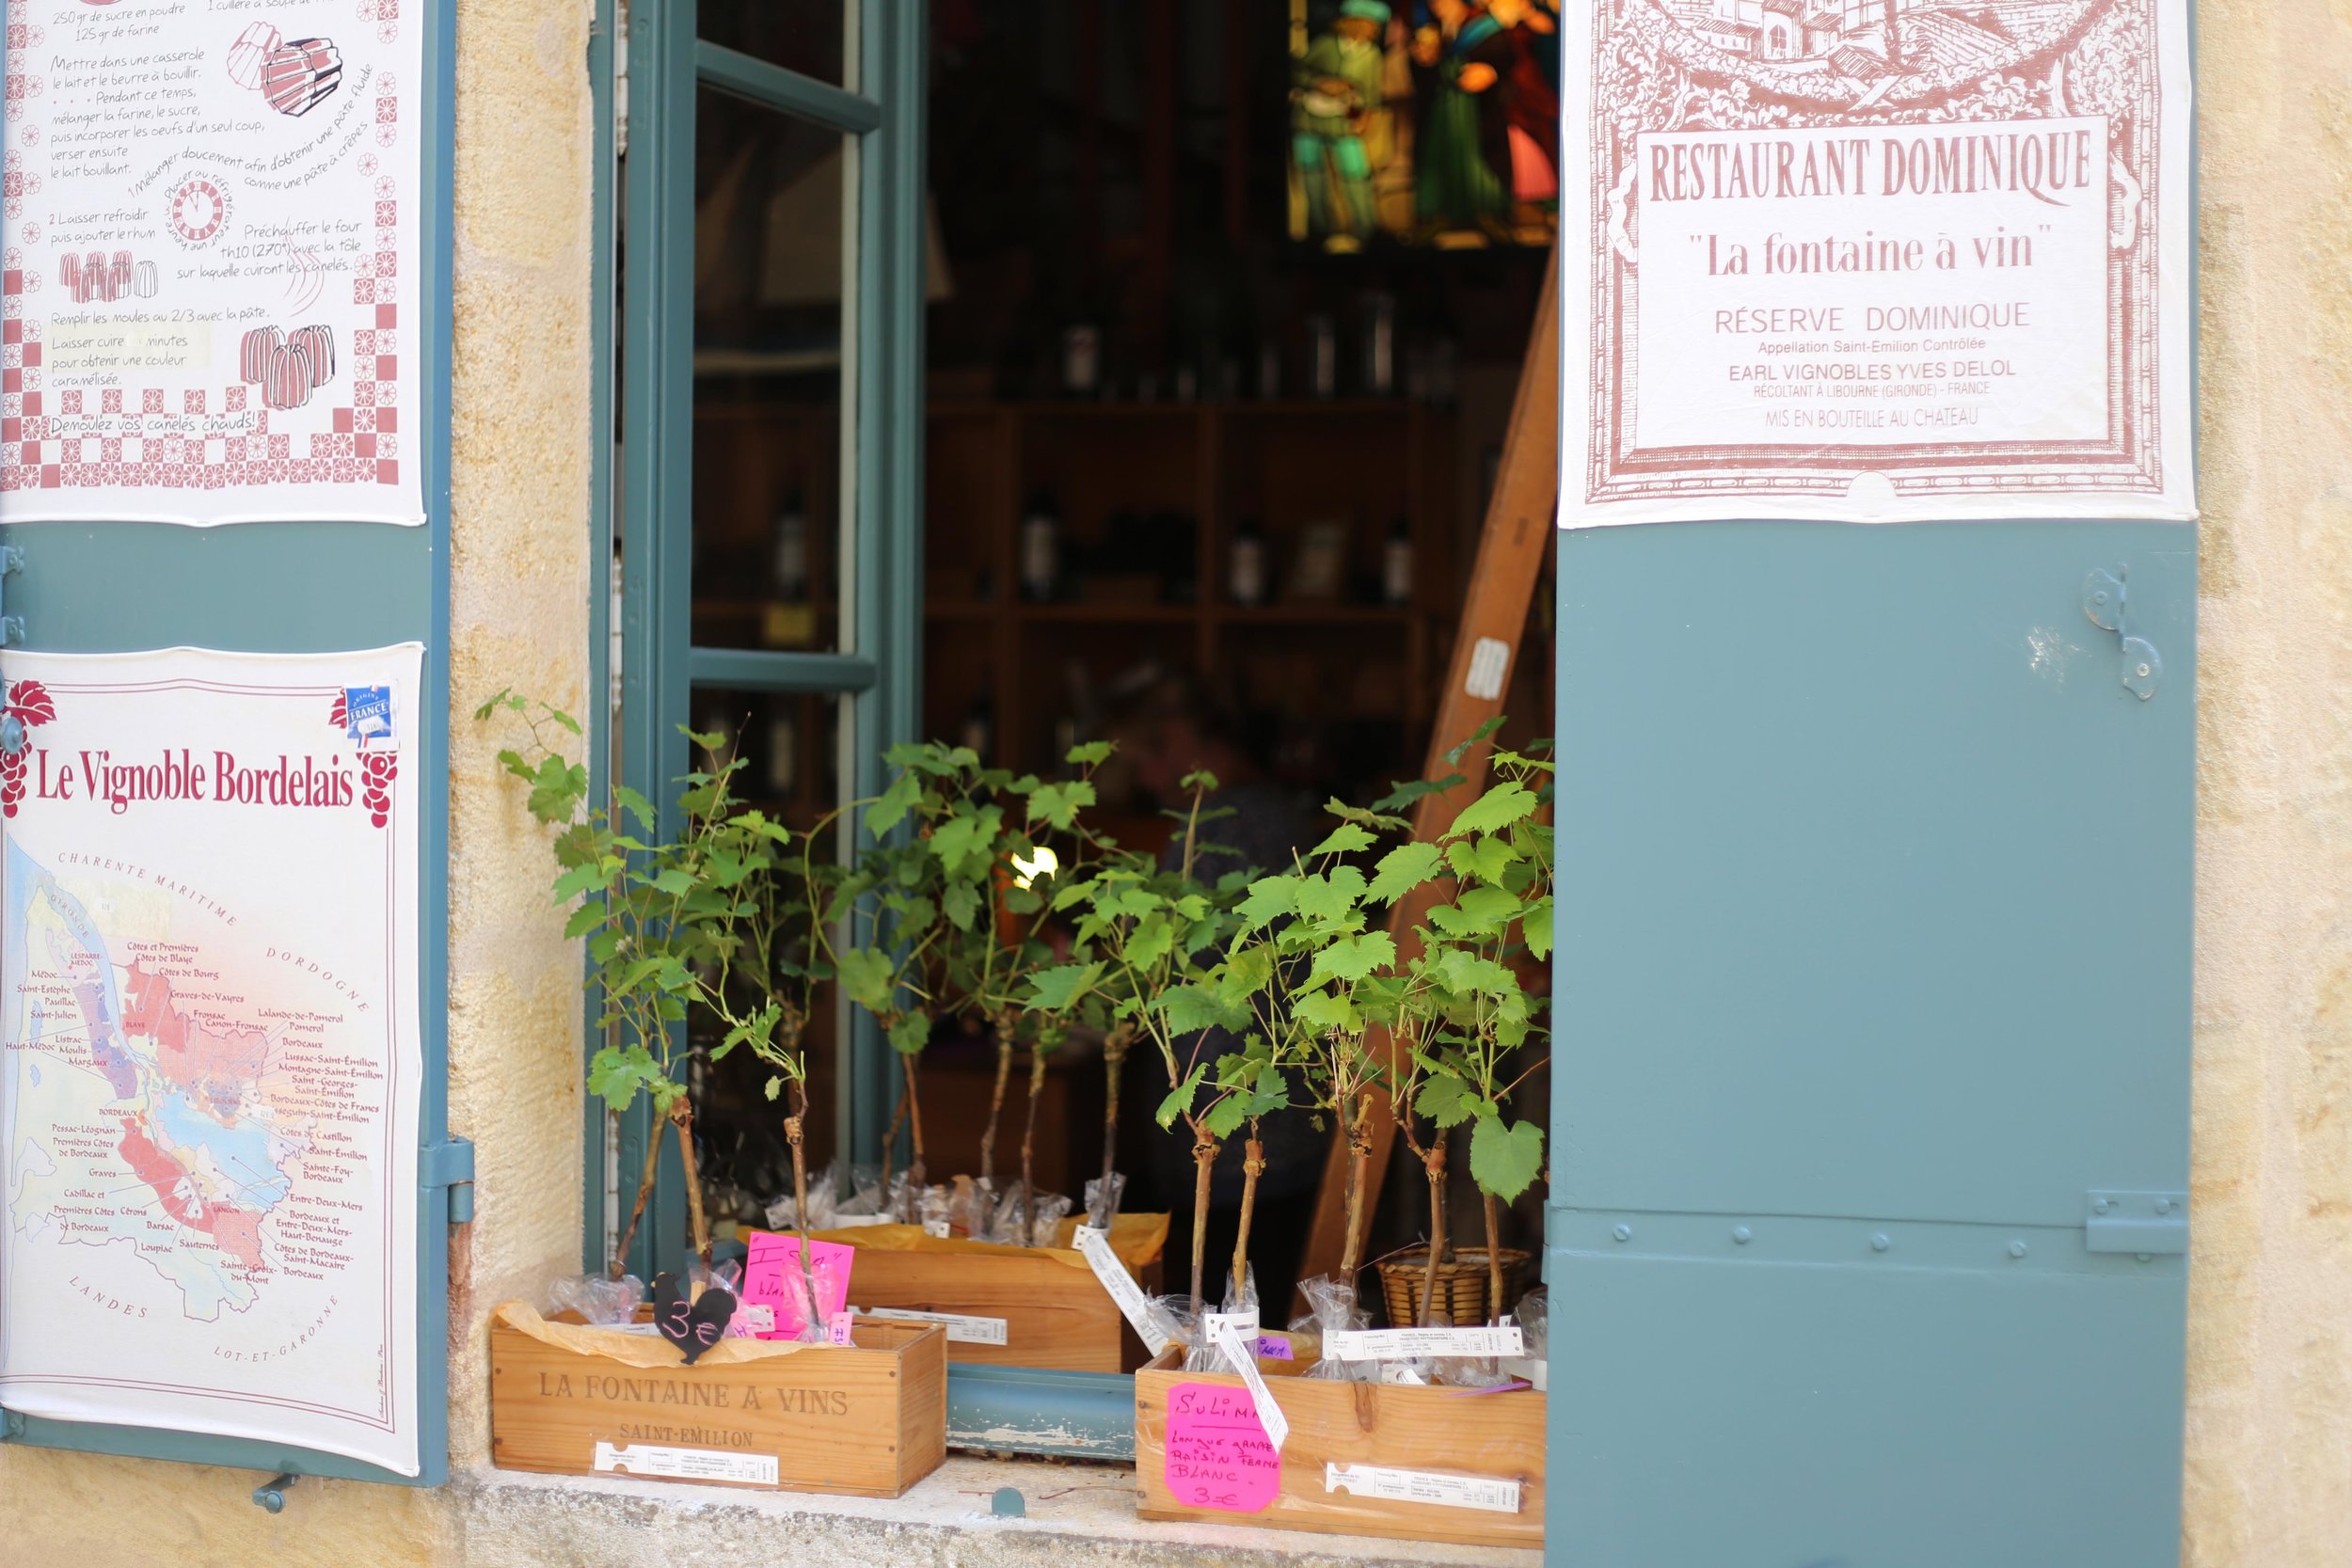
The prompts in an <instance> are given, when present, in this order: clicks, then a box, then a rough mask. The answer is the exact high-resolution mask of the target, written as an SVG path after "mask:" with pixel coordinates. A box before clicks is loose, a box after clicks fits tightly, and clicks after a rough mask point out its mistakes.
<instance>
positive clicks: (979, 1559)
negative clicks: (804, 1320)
mask: <svg viewBox="0 0 2352 1568" xmlns="http://www.w3.org/2000/svg"><path fill="white" fill-rule="evenodd" d="M1004 1486H1011V1487H1017V1488H1019V1489H1020V1491H1021V1493H1022V1495H1023V1496H1024V1497H1025V1499H1026V1500H1027V1504H1028V1513H1027V1515H1026V1517H1024V1518H1018V1519H1001V1518H997V1517H994V1516H993V1515H992V1514H991V1513H990V1512H989V1502H990V1498H991V1497H993V1494H994V1493H995V1491H996V1490H997V1488H999V1487H1004ZM451 1490H452V1492H453V1493H455V1494H456V1495H457V1497H458V1498H459V1499H462V1500H461V1501H460V1506H459V1513H460V1514H461V1516H462V1518H463V1521H464V1523H463V1527H462V1528H464V1530H465V1532H466V1545H467V1557H466V1560H468V1561H478V1562H497V1563H503V1562H506V1561H509V1560H513V1561H517V1562H546V1563H557V1562H560V1563H564V1564H565V1565H566V1568H637V1565H639V1564H646V1565H652V1564H662V1565H665V1568H684V1565H687V1564H701V1563H711V1564H720V1563H743V1562H753V1563H758V1562H780V1561H787V1560H788V1561H799V1562H807V1563H822V1564H824V1565H825V1568H996V1565H1000V1564H1001V1565H1025V1564H1031V1563H1035V1564H1047V1563H1051V1564H1054V1565H1056V1568H1061V1565H1064V1564H1100V1565H1104V1568H1113V1565H1115V1568H1210V1565H1212V1564H1214V1565H1215V1568H1343V1565H1344V1568H1391V1565H1393V1568H1408V1565H1409V1568H1470V1565H1472V1564H1475V1565H1477V1568H1540V1564H1541V1562H1542V1555H1541V1554H1540V1553H1537V1552H1534V1551H1506V1550H1498V1549H1497V1548H1495V1547H1491V1546H1462V1545H1455V1544H1447V1543H1439V1542H1417V1541H1385V1540H1378V1539H1374V1538H1369V1537H1364V1536H1343V1535H1315V1534H1311V1533H1308V1532H1306V1531H1302V1530H1274V1529H1261V1528H1253V1527H1250V1526H1248V1525H1194V1524H1163V1523H1158V1522H1155V1521H1152V1520H1147V1519H1138V1518H1136V1505H1135V1470H1134V1468H1133V1467H1132V1466H1130V1465H1074V1464H1052V1463H1046V1462H1041V1461H1019V1460H993V1459H977V1458H969V1457H965V1456H962V1455H950V1456H949V1458H948V1460H947V1462H946V1464H945V1465H941V1466H940V1467H939V1469H937V1470H936V1471H934V1472H932V1473H931V1474H930V1476H928V1477H926V1478H925V1479H924V1480H923V1481H921V1482H920V1483H919V1484H917V1485H916V1486H915V1487H914V1488H913V1489H912V1490H911V1491H909V1492H908V1493H907V1495H906V1496H905V1497H897V1498H890V1499H883V1498H874V1497H823V1496H818V1495H813V1494H809V1493H801V1492H764V1491H753V1490H750V1489H748V1488H740V1487H725V1486H692V1485H684V1484H676V1483H671V1482H665V1481H636V1480H630V1479H626V1478H617V1477H616V1478H612V1479H610V1480H608V1479H603V1478H589V1477H568V1476H538V1475H527V1474H524V1473H522V1472H519V1471H513V1470H494V1469H481V1470H475V1471H472V1472H470V1473H468V1474H465V1475H461V1476H457V1477H453V1478H452V1482H451ZM787 1552H788V1554H789V1555H788V1556H787V1555H784V1554H786V1553H787Z"/></svg>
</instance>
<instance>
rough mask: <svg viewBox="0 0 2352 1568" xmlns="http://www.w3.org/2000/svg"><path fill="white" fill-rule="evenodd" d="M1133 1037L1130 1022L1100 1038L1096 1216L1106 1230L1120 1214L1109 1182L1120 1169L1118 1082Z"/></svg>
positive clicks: (1119, 1025)
mask: <svg viewBox="0 0 2352 1568" xmlns="http://www.w3.org/2000/svg"><path fill="white" fill-rule="evenodd" d="M1135 1037H1136V1033H1135V1025H1134V1024H1132V1023H1117V1024H1113V1025H1112V1026H1111V1030H1110V1033H1108V1034H1107V1035H1104V1037H1103V1080H1104V1082H1103V1187H1102V1196H1101V1197H1100V1199H1099V1202H1100V1204H1101V1206H1102V1213H1101V1215H1100V1216H1099V1217H1100V1218H1101V1220H1102V1222H1103V1227H1104V1229H1106V1230H1107V1229H1109V1228H1110V1223H1111V1220H1112V1218H1113V1216H1115V1215H1116V1214H1117V1213H1118V1212H1119V1204H1118V1201H1117V1200H1116V1199H1115V1198H1114V1197H1113V1196H1111V1188H1112V1181H1111V1179H1112V1177H1113V1176H1114V1175H1115V1174H1117V1171H1118V1168H1119V1081H1120V1078H1122V1077H1124V1076H1125V1069H1126V1066H1127V1048H1128V1047H1129V1046H1130V1045H1132V1044H1134V1043H1135ZM1088 1217H1089V1219H1092V1218H1096V1217H1098V1216H1095V1215H1092V1214H1089V1216H1088Z"/></svg>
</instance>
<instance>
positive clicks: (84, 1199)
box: [0, 644, 422, 1475]
mask: <svg viewBox="0 0 2352 1568" xmlns="http://www.w3.org/2000/svg"><path fill="white" fill-rule="evenodd" d="M420 667H421V650H420V649H419V648H418V647H417V646H416V645H414V644H409V645H405V646H401V647H393V648H383V649H377V650H373V651H372V652H363V653H352V654H323V655H304V656H260V655H246V654H220V653H208V652H204V651H201V650H197V649H187V648H182V649H174V650H170V651H168V652H164V653H153V654H120V655H87V656H75V655H36V654H20V653H13V652H9V653H0V709H4V710H5V712H6V714H7V716H8V717H9V718H11V719H13V720H15V721H16V724H17V725H18V726H19V727H21V733H22V734H23V736H24V746H23V748H22V749H21V750H19V751H17V752H12V753H8V754H5V755H0V1404H5V1405H6V1406H7V1407H8V1409H9V1410H11V1411H17V1412H21V1413H23V1414H25V1415H29V1416H41V1417H47V1418H54V1419H59V1420H73V1421H96V1422H105V1423H112V1424H120V1425H133V1426H151V1427H158V1428H164V1429H168V1430H172V1431H183V1432H202V1433H215V1434H219V1435H223V1436H232V1437H249V1438H258V1439H263V1440H268V1441H274V1442H279V1443H292V1444H295V1445H297V1446H300V1447H303V1448H310V1449H324V1450H326V1451H328V1452H332V1453H340V1454H347V1455H350V1456H352V1457H354V1458H358V1459H362V1460H366V1461H369V1462H371V1463H373V1464H376V1465H383V1466H384V1467H386V1468H388V1469H390V1470H394V1471H397V1472H399V1473H402V1474H406V1475H413V1474H415V1473H416V1471H417V1427H416V1422H417V1411H416V1388H417V1382H416V1378H417V1370H416V1366H415V1361H414V1357H415V1355H416V1323H415V1318H416V1289H417V1287H416V1257H417V1250H416V1249H417V1237H416V1227H417V1223H418V1222H417V1201H416V1193H417V1136H418V1107H419V1103H420V1101H419V1096H420V1090H421V1083H420V1079H421V1072H422V1051H421V1034H420V1029H419V997H418V967H417V957H418V935H417V887H418V882H417V842H418V840H417V813H416V809H415V802H416V794H417V789H418V784H419V780H418V772H417V764H416V755H417V753H416V735H415V723H416V718H417V706H416V696H417V682H418V677H419V672H420Z"/></svg>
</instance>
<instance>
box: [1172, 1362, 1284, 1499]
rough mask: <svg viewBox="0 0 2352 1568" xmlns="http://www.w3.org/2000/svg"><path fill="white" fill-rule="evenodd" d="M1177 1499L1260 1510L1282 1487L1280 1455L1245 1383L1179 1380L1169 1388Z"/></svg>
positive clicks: (1174, 1483) (1173, 1465) (1173, 1469)
mask: <svg viewBox="0 0 2352 1568" xmlns="http://www.w3.org/2000/svg"><path fill="white" fill-rule="evenodd" d="M1162 1473H1163V1475H1164V1476H1165V1477H1166V1479H1167V1481H1168V1491H1169V1492H1171V1493H1172V1494H1174V1495H1175V1497H1176V1500H1177V1501H1178V1502H1179V1503H1182V1504H1184V1505H1185V1506H1186V1507H1189V1508H1206V1509H1214V1510H1216V1512H1218V1513H1263V1512H1264V1511H1265V1509H1266V1508H1267V1507H1268V1506H1269V1505H1271V1504H1272V1503H1273V1501H1274V1499H1275V1497H1277V1496H1279V1494H1280V1492H1281V1490H1282V1456H1281V1455H1280V1454H1279V1453H1277V1452H1275V1449H1274V1444H1273V1443H1272V1442H1271V1441H1270V1440H1269V1439H1268V1438H1267V1437H1266V1434H1265V1428H1264V1427H1263V1426H1262V1425H1261V1424H1260V1423H1259V1420H1258V1404H1257V1402H1256V1401H1255V1400H1253V1399H1251V1398H1250V1396H1249V1390H1248V1389H1247V1388H1230V1387H1225V1386H1220V1385H1218V1384H1215V1383H1179V1384H1177V1385H1176V1386H1174V1387H1172V1388H1170V1389H1169V1390H1168V1463H1167V1467H1166V1469H1165V1470H1164V1471H1163V1472H1162Z"/></svg>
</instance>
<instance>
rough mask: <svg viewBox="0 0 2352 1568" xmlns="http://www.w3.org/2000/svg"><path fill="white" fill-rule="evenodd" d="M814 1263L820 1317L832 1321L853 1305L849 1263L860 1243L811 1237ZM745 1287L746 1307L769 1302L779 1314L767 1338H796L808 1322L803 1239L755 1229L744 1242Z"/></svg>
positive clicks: (818, 1314)
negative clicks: (746, 1254)
mask: <svg viewBox="0 0 2352 1568" xmlns="http://www.w3.org/2000/svg"><path fill="white" fill-rule="evenodd" d="M809 1245H810V1251H809V1257H810V1262H811V1264H812V1266H813V1267H814V1269H815V1271H816V1274H817V1312H816V1318H817V1321H818V1323H826V1324H831V1323H832V1322H833V1316H834V1313H836V1312H838V1311H840V1310H841V1309H842V1308H843V1307H847V1306H849V1305H850V1262H851V1260H852V1259H855V1258H856V1257H857V1249H856V1248H855V1247H848V1246H843V1245H842V1244H841V1243H838V1242H812V1243H810V1244H809ZM745 1246H746V1249H747V1252H748V1256H747V1257H746V1258H745V1259H744V1261H743V1288H742V1289H741V1290H740V1291H738V1292H737V1294H738V1295H739V1296H740V1297H741V1299H742V1303H743V1305H744V1306H745V1307H768V1308H770V1309H771V1311H773V1312H774V1313H775V1327H773V1328H772V1329H771V1330H769V1331H768V1332H767V1333H766V1334H763V1335H761V1336H760V1338H764V1339H797V1338H800V1337H801V1324H802V1323H804V1322H805V1321H807V1319H808V1316H809V1312H808V1306H807V1302H808V1287H807V1284H806V1282H805V1280H804V1278H803V1275H802V1272H801V1239H800V1238H799V1237H798V1236H780V1235H777V1234H775V1233H774V1232H772V1231H767V1230H755V1231H753V1232H752V1233H751V1235H750V1237H749V1238H748V1239H747V1241H746V1243H745Z"/></svg>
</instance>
